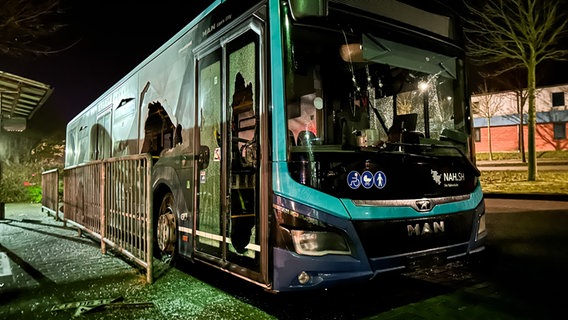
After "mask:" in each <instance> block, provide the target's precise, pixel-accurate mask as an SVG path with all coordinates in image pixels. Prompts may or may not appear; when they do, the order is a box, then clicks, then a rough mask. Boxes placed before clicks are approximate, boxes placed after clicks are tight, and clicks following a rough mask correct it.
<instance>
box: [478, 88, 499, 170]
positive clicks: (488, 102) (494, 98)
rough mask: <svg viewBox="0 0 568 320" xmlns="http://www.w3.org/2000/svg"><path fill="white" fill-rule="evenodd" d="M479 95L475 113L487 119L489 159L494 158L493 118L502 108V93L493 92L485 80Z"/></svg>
mask: <svg viewBox="0 0 568 320" xmlns="http://www.w3.org/2000/svg"><path fill="white" fill-rule="evenodd" d="M478 94H479V96H478V98H477V99H476V101H475V102H473V104H472V111H473V114H474V115H478V116H481V117H484V118H485V119H487V144H488V146H489V160H493V150H492V146H491V118H493V116H495V115H496V114H497V112H498V111H499V109H500V108H501V100H502V99H501V98H502V97H501V95H498V94H494V93H491V92H490V91H489V89H488V88H487V82H486V81H484V82H483V85H482V86H479V93H478Z"/></svg>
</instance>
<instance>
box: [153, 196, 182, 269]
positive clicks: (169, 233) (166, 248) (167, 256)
mask: <svg viewBox="0 0 568 320" xmlns="http://www.w3.org/2000/svg"><path fill="white" fill-rule="evenodd" d="M173 208H174V195H173V194H171V193H167V194H166V195H165V196H164V197H163V198H162V203H161V204H160V209H159V211H158V219H157V224H156V241H155V243H156V244H157V248H156V253H157V258H159V259H160V260H161V261H162V262H164V263H168V264H173V262H174V257H175V253H176V252H175V251H176V242H177V233H176V217H175V213H174V210H173Z"/></svg>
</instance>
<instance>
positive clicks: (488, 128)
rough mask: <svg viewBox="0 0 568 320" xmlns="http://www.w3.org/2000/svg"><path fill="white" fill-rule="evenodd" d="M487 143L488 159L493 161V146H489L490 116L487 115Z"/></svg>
mask: <svg viewBox="0 0 568 320" xmlns="http://www.w3.org/2000/svg"><path fill="white" fill-rule="evenodd" d="M487 144H488V146H489V160H490V161H493V148H492V147H491V118H490V117H487Z"/></svg>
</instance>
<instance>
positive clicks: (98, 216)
mask: <svg viewBox="0 0 568 320" xmlns="http://www.w3.org/2000/svg"><path fill="white" fill-rule="evenodd" d="M151 170H152V159H151V157H150V155H148V154H142V155H132V156H125V157H120V158H111V159H105V160H100V161H95V162H91V163H88V164H84V165H80V166H76V167H72V168H67V169H65V171H64V175H63V181H64V193H63V212H64V217H65V219H66V220H67V221H68V222H70V223H71V224H73V225H75V226H77V227H78V228H79V229H80V230H82V231H85V232H88V233H90V234H91V235H93V236H95V237H97V238H98V239H100V241H101V251H102V253H103V254H104V253H106V246H107V245H108V246H111V247H112V248H114V249H115V250H116V251H118V252H120V253H121V254H123V255H125V256H127V257H128V258H130V259H132V260H133V261H134V262H135V263H137V264H138V265H140V266H141V267H143V268H145V269H146V279H147V281H148V282H149V283H151V282H152V281H153V279H152V241H153V238H152V227H153V222H152V192H151V185H150V177H151V172H152V171H151Z"/></svg>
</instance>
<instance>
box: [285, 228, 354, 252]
mask: <svg viewBox="0 0 568 320" xmlns="http://www.w3.org/2000/svg"><path fill="white" fill-rule="evenodd" d="M290 233H291V234H292V241H293V242H294V249H295V250H296V252H297V253H298V254H303V255H308V256H324V255H326V254H344V255H349V254H351V250H350V249H349V245H348V244H347V242H346V241H345V238H344V237H343V236H341V235H340V234H337V233H335V232H329V231H306V230H291V231H290Z"/></svg>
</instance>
